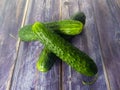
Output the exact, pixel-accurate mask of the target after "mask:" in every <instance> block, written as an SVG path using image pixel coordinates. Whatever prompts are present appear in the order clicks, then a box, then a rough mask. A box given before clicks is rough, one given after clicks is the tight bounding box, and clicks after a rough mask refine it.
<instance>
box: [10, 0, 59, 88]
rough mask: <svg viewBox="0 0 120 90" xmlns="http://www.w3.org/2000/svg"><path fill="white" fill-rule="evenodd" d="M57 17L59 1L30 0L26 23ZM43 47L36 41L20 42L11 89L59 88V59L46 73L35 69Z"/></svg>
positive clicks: (51, 19) (50, 19) (56, 18)
mask: <svg viewBox="0 0 120 90" xmlns="http://www.w3.org/2000/svg"><path fill="white" fill-rule="evenodd" d="M58 19H59V1H56V0H32V1H30V2H29V9H28V14H27V18H26V24H31V23H34V22H35V21H42V22H44V21H54V20H58ZM42 49H43V45H42V44H41V43H40V42H38V41H36V42H28V43H27V42H21V44H20V49H19V53H18V59H17V63H16V67H15V71H14V77H13V82H12V87H11V89H12V90H61V87H60V86H61V85H60V84H61V80H60V61H59V60H58V61H57V62H56V63H55V65H54V66H53V68H52V69H51V70H50V71H49V72H47V73H41V72H39V71H37V69H36V61H37V60H38V57H39V54H40V52H41V50H42Z"/></svg>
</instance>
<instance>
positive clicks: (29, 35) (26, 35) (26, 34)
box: [19, 12, 86, 72]
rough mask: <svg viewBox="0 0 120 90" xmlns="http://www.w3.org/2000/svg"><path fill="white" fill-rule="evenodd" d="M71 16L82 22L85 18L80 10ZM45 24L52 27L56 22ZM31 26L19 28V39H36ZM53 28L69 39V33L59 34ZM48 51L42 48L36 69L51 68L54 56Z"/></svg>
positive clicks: (44, 69) (44, 70) (54, 59)
mask: <svg viewBox="0 0 120 90" xmlns="http://www.w3.org/2000/svg"><path fill="white" fill-rule="evenodd" d="M71 18H72V19H73V20H78V21H81V22H82V23H83V24H84V22H85V19H86V17H85V14H84V13H82V12H79V13H77V14H75V15H74V16H72V17H71ZM51 24H52V25H51ZM45 25H46V26H47V25H48V26H47V27H48V28H49V29H50V28H54V27H55V26H56V25H57V24H54V22H51V23H47V24H45ZM54 25H55V26H54ZM31 27H32V25H26V26H24V27H23V28H21V30H20V31H19V36H20V37H21V39H22V40H23V41H34V40H37V37H35V36H34V33H33V32H32V30H31ZM51 30H52V29H51ZM54 30H56V33H58V34H59V35H60V36H62V37H63V38H65V39H66V40H67V41H68V40H69V39H71V36H70V35H65V34H63V33H62V34H61V33H60V32H57V31H58V30H57V28H54ZM80 33H81V32H80ZM72 37H73V36H72ZM50 52H51V51H49V50H48V49H46V48H45V49H43V50H42V52H41V54H40V55H39V59H38V61H37V63H36V67H37V69H38V70H39V71H42V72H47V71H48V70H50V69H51V67H52V66H53V64H54V63H55V61H56V56H55V55H54V57H53V53H52V52H51V53H50ZM49 64H50V65H49Z"/></svg>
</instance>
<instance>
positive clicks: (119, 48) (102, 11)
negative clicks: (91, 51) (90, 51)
mask: <svg viewBox="0 0 120 90" xmlns="http://www.w3.org/2000/svg"><path fill="white" fill-rule="evenodd" d="M93 1H94V3H93V5H94V11H95V12H94V14H95V17H96V23H97V28H98V32H99V37H100V43H101V49H102V55H103V60H104V64H105V70H106V72H107V73H106V75H107V77H108V81H107V83H108V88H109V89H110V90H119V89H120V75H119V72H120V69H119V68H120V61H119V60H120V2H119V0H109V1H107V0H101V1H96V0H93Z"/></svg>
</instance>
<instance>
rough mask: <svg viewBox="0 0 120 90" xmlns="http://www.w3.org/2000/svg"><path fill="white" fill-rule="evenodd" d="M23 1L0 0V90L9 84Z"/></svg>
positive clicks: (5, 89)
mask: <svg viewBox="0 0 120 90" xmlns="http://www.w3.org/2000/svg"><path fill="white" fill-rule="evenodd" d="M25 3H26V1H25V0H0V90H8V89H9V88H10V85H11V78H12V74H13V70H14V65H15V61H16V56H17V45H16V43H17V33H18V28H20V26H21V22H22V17H23V12H24V6H25ZM15 38H16V39H15Z"/></svg>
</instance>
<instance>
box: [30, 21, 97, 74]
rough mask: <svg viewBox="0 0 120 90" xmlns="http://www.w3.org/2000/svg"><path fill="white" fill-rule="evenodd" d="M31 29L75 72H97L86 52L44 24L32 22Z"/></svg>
mask: <svg viewBox="0 0 120 90" xmlns="http://www.w3.org/2000/svg"><path fill="white" fill-rule="evenodd" d="M32 31H33V33H34V34H35V35H36V36H37V37H38V39H39V40H40V41H41V43H43V44H44V45H45V47H46V48H47V49H49V50H50V51H51V52H53V53H54V54H55V55H56V56H58V57H59V58H60V59H62V60H63V61H64V62H66V63H67V64H68V65H70V66H71V67H72V68H73V69H75V70H76V71H77V72H79V73H81V74H83V75H86V76H94V75H95V74H96V73H97V72H98V69H97V66H96V64H95V63H94V61H93V60H92V59H91V58H90V57H89V56H88V55H87V54H85V53H84V52H82V51H80V50H79V49H78V48H76V47H74V46H73V45H72V44H70V43H69V42H67V41H66V40H64V39H63V38H62V37H60V36H59V35H57V34H55V33H54V32H51V31H50V30H48V29H47V28H46V27H45V25H44V24H42V23H40V22H36V23H34V25H33V26H32Z"/></svg>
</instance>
